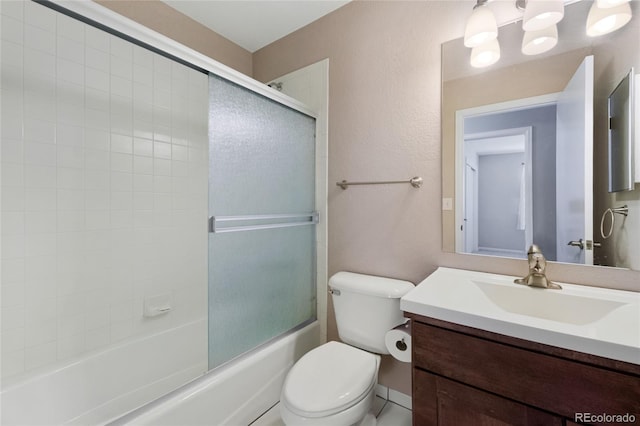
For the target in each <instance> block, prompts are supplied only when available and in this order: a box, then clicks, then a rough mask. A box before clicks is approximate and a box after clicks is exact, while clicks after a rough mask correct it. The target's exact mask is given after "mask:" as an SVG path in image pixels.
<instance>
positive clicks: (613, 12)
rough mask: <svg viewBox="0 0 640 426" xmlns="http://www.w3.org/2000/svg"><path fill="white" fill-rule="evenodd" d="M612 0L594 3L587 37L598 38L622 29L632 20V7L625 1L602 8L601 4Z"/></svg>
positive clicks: (590, 13) (589, 18) (588, 21)
mask: <svg viewBox="0 0 640 426" xmlns="http://www.w3.org/2000/svg"><path fill="white" fill-rule="evenodd" d="M608 1H610V0H599V1H596V2H594V3H593V5H592V6H591V9H590V10H589V16H588V17H587V35H588V36H590V37H597V36H601V35H604V34H608V33H610V32H613V31H615V30H617V29H619V28H622V27H623V26H625V25H626V24H627V22H629V21H630V20H631V6H629V2H628V1H624V2H622V3H619V4H617V5H614V6H609V7H601V6H600V4H601V3H607V2H608Z"/></svg>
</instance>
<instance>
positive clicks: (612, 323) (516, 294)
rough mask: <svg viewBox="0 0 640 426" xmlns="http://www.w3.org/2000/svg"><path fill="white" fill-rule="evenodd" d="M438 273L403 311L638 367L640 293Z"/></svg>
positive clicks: (405, 301) (452, 271) (407, 301)
mask: <svg viewBox="0 0 640 426" xmlns="http://www.w3.org/2000/svg"><path fill="white" fill-rule="evenodd" d="M515 278H516V277H510V276H505V275H496V274H487V273H483V272H475V271H466V270H461V269H452V268H439V269H438V270H437V271H435V272H434V273H433V274H431V275H430V276H429V277H427V278H426V279H425V280H424V281H423V282H421V283H420V284H419V285H417V286H416V288H415V289H413V290H411V291H410V292H409V293H407V294H406V295H405V296H404V297H403V298H402V299H401V300H400V307H401V309H402V310H404V311H406V312H410V313H414V314H417V315H422V316H426V317H431V318H435V319H439V320H443V321H448V322H453V323H457V324H461V325H466V326H468V327H474V328H479V329H483V330H487V331H491V332H494V333H499V334H504V335H507V336H512V337H517V338H521V339H526V340H531V341H534V342H539V343H544V344H547V345H551V346H557V347H561V348H565V349H570V350H576V351H580V352H584V353H588V354H592V355H598V356H602V357H606V358H611V359H616V360H619V361H625V362H631V363H634V364H639V365H640V293H635V292H630V291H620V290H611V289H605V288H598V287H588V286H581V285H576V284H567V283H559V284H561V285H562V290H549V289H541V288H534V287H528V286H525V285H521V284H515V283H514V282H513V280H514V279H515Z"/></svg>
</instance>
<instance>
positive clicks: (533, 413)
mask: <svg viewBox="0 0 640 426" xmlns="http://www.w3.org/2000/svg"><path fill="white" fill-rule="evenodd" d="M514 278H516V277H508V276H504V275H495V274H488V273H480V272H474V271H465V270H459V269H450V268H439V269H438V270H437V271H435V272H434V273H433V274H432V275H430V276H429V277H428V278H427V279H425V280H424V281H423V282H422V283H420V284H419V285H418V286H417V287H416V288H415V289H414V290H413V291H411V292H409V293H408V294H407V295H406V296H405V297H403V298H402V300H401V308H402V309H403V310H404V311H405V316H407V317H409V318H411V320H412V331H411V338H412V346H413V349H412V351H413V352H412V357H413V358H412V381H413V424H414V426H422V425H476V424H482V425H498V424H499V425H559V426H560V425H576V424H616V423H617V424H640V293H634V292H627V291H618V290H608V289H603V288H594V287H586V286H580V285H573V284H565V283H562V284H561V285H562V289H561V290H551V289H540V288H531V287H528V286H525V285H518V284H514V283H513V280H514Z"/></svg>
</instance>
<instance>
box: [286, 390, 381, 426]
mask: <svg viewBox="0 0 640 426" xmlns="http://www.w3.org/2000/svg"><path fill="white" fill-rule="evenodd" d="M375 397H376V392H375V386H373V387H372V388H371V390H370V391H369V395H367V396H366V397H365V398H363V399H362V400H361V401H360V402H358V403H357V404H356V405H354V406H352V407H349V408H347V409H346V410H344V411H340V412H339V413H335V414H332V415H331V416H327V417H301V416H299V415H297V414H294V413H292V412H291V411H290V410H289V409H288V408H287V406H286V405H285V404H284V403H283V402H282V401H281V402H280V416H281V417H282V421H283V422H284V424H285V425H287V426H376V424H377V420H376V417H375V416H374V415H373V413H372V412H371V409H372V407H373V400H374V399H375Z"/></svg>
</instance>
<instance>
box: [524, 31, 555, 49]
mask: <svg viewBox="0 0 640 426" xmlns="http://www.w3.org/2000/svg"><path fill="white" fill-rule="evenodd" d="M556 44H558V27H557V26H555V25H552V26H550V27H547V28H544V29H542V30H538V31H525V33H524V38H523V39H522V53H524V54H525V55H539V54H540V53H544V52H546V51H548V50H551V49H553V48H554V47H555V45H556Z"/></svg>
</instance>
